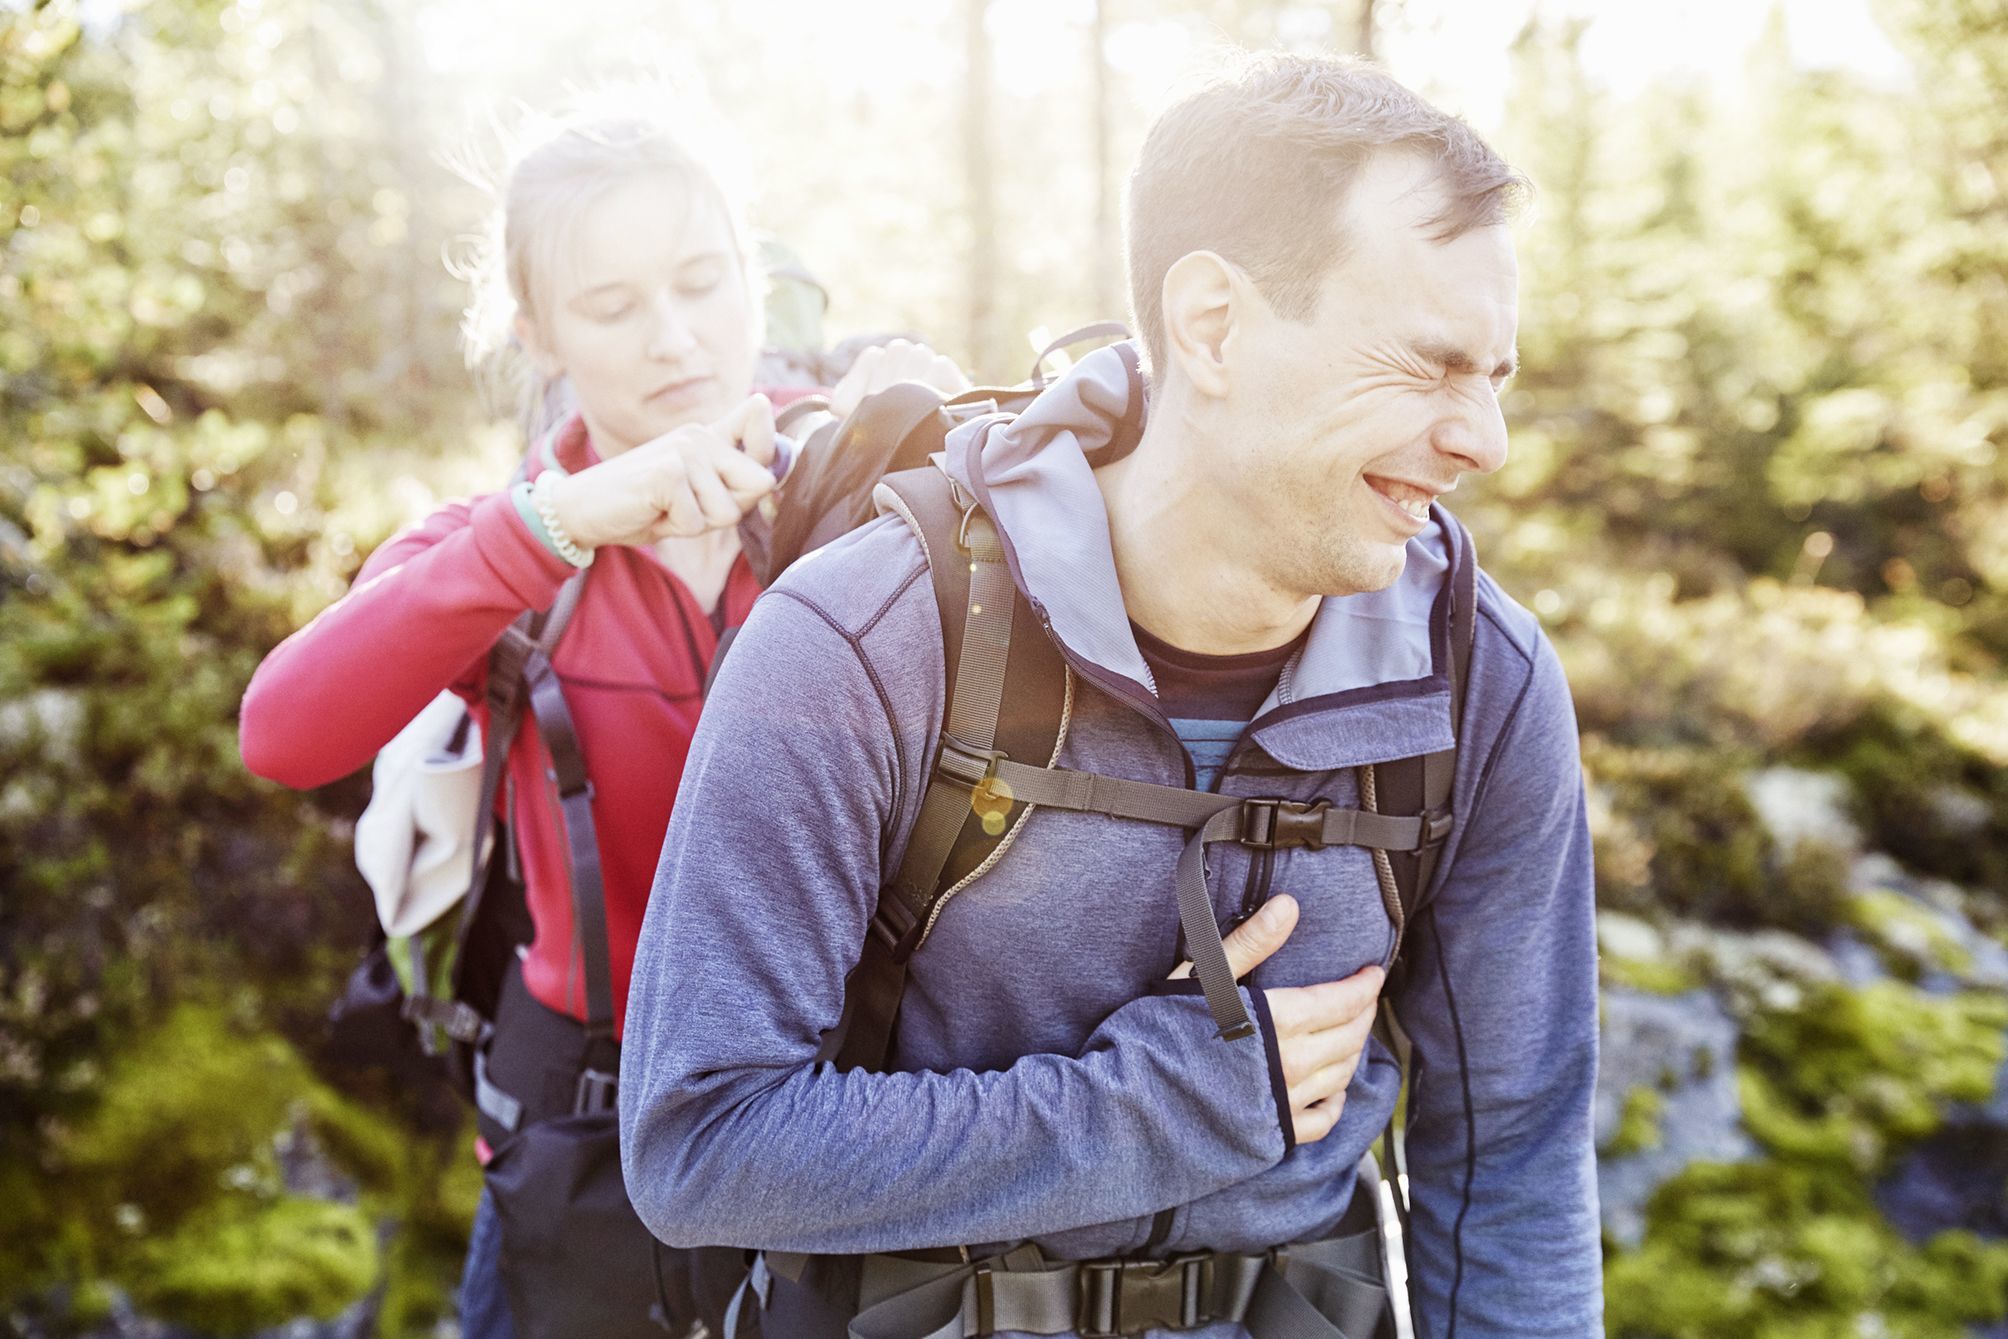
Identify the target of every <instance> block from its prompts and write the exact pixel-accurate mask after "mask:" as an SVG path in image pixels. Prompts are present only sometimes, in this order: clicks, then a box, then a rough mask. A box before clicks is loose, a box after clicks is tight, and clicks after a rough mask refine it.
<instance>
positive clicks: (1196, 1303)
mask: <svg viewBox="0 0 2008 1339" xmlns="http://www.w3.org/2000/svg"><path fill="white" fill-rule="evenodd" d="M1213 1265H1214V1260H1213V1255H1212V1253H1211V1252H1206V1251H1202V1252H1199V1253H1197V1254H1193V1255H1177V1256H1173V1257H1172V1258H1170V1259H1169V1260H1085V1261H1082V1262H1081V1266H1080V1270H1081V1273H1080V1305H1079V1308H1078V1311H1077V1314H1076V1317H1075V1319H1076V1321H1077V1323H1078V1325H1079V1328H1080V1333H1081V1336H1082V1339H1115V1336H1118V1335H1136V1334H1142V1333H1143V1332H1144V1331H1146V1330H1189V1329H1192V1328H1194V1327H1195V1326H1199V1325H1204V1324H1206V1323H1207V1322H1208V1321H1210V1320H1212V1319H1213V1309H1212V1299H1213V1272H1214V1271H1213Z"/></svg>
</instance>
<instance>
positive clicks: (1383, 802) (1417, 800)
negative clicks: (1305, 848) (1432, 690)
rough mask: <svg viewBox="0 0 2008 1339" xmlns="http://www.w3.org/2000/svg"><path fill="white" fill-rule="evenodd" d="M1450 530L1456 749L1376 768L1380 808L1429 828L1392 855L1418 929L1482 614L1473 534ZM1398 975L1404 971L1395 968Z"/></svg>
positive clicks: (1440, 838) (1458, 527) (1432, 876)
mask: <svg viewBox="0 0 2008 1339" xmlns="http://www.w3.org/2000/svg"><path fill="white" fill-rule="evenodd" d="M1439 514H1440V515H1442V516H1443V517H1445V518H1446V520H1447V522H1448V524H1447V526H1446V531H1447V533H1448V535H1449V537H1450V546H1449V547H1450V572H1449V575H1448V577H1447V578H1446V584H1447V586H1448V590H1447V591H1446V595H1447V596H1448V601H1449V641H1450V646H1449V651H1450V656H1449V666H1448V669H1449V677H1450V722H1451V745H1450V747H1449V748H1447V749H1440V750H1438V751H1437V752H1435V753H1427V754H1423V755H1421V756H1419V757H1414V758H1400V759H1396V760H1395V761H1393V762H1384V763H1379V764H1377V765H1376V766H1375V767H1374V769H1373V771H1374V773H1375V789H1376V792H1377V794H1376V800H1377V803H1376V805H1375V807H1377V808H1378V809H1379V810H1380V811H1381V812H1384V813H1389V814H1415V815H1418V816H1420V817H1421V818H1422V820H1423V824H1424V834H1425V835H1424V841H1423V843H1422V846H1421V847H1420V849H1418V850H1413V851H1392V850H1391V851H1389V852H1388V860H1389V862H1390V864H1391V865H1392V867H1393V873H1394V883H1395V889H1396V892H1397V894H1398V898H1399V904H1400V905H1399V908H1398V910H1399V911H1400V912H1401V924H1402V926H1403V927H1404V929H1406V927H1408V926H1412V925H1414V924H1415V922H1416V919H1417V918H1418V917H1420V916H1421V915H1422V914H1423V912H1424V911H1425V910H1426V909H1427V908H1428V906H1429V903H1430V901H1431V900H1432V899H1433V898H1434V897H1435V895H1436V872H1437V865H1438V862H1439V858H1440V857H1441V855H1442V852H1443V846H1444V843H1445V842H1446V841H1447V840H1448V839H1449V836H1450V831H1451V826H1452V824H1453V822H1454V821H1455V818H1454V815H1453V814H1452V811H1451V787H1452V783H1453V782H1454V781H1455V780H1456V773H1457V747H1458V744H1459V742H1461V740H1462V738H1463V735H1464V695H1465V688H1466V686H1467V684H1468V683H1469V681H1470V678H1471V642H1472V635H1473V628H1474V626H1475V624H1476V613H1477V573H1478V563H1477V559H1476V556H1475V553H1474V550H1473V546H1472V543H1471V535H1470V532H1469V531H1467V530H1466V529H1465V528H1464V526H1463V525H1462V524H1461V523H1459V522H1458V521H1457V520H1456V518H1454V517H1451V516H1450V514H1449V513H1448V512H1447V511H1440V512H1439ZM1391 970H1393V971H1399V970H1400V968H1399V965H1398V964H1396V965H1395V966H1394V967H1392V968H1391Z"/></svg>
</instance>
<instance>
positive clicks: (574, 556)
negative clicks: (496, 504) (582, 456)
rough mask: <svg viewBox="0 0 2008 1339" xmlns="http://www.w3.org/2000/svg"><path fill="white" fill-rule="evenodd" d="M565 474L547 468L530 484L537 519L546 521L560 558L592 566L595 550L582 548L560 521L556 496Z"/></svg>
mask: <svg viewBox="0 0 2008 1339" xmlns="http://www.w3.org/2000/svg"><path fill="white" fill-rule="evenodd" d="M563 477H564V476H563V475H561V474H559V473H558V472H557V471H556V470H545V471H544V472H543V473H542V474H539V475H538V476H537V481H536V482H535V483H533V484H531V485H530V501H531V502H532V503H533V504H535V506H536V508H537V519H538V520H540V521H542V522H543V523H544V534H545V536H546V537H547V538H549V539H550V541H551V547H552V548H553V549H555V550H556V551H557V554H558V556H559V557H560V558H563V559H564V560H565V561H566V562H568V563H570V564H571V565H572V566H574V567H591V566H592V565H593V550H591V549H585V548H580V547H579V545H578V543H577V542H576V541H574V540H573V539H572V537H571V536H570V535H569V534H567V533H566V532H565V527H564V526H562V525H560V524H559V523H558V505H557V498H556V496H555V494H556V492H557V487H558V480H559V479H561V478H563Z"/></svg>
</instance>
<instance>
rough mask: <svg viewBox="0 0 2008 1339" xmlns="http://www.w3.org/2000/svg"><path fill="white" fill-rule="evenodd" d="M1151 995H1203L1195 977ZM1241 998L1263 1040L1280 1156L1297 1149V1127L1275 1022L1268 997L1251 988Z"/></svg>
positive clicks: (1160, 986) (1166, 982) (1160, 984)
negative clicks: (1279, 1134) (1280, 1149)
mask: <svg viewBox="0 0 2008 1339" xmlns="http://www.w3.org/2000/svg"><path fill="white" fill-rule="evenodd" d="M1150 993H1151V994H1153V995H1203V994H1205V993H1206V992H1205V990H1204V989H1203V988H1202V987H1201V986H1200V984H1199V978H1198V977H1196V976H1184V977H1179V978H1177V979H1176V980H1172V979H1169V978H1167V979H1166V980H1163V981H1160V982H1158V983H1157V984H1156V985H1154V986H1152V987H1151V991H1150ZM1241 998H1242V1000H1243V1001H1244V1002H1245V1003H1246V1004H1247V1005H1248V1012H1249V1013H1250V1014H1251V1015H1252V1016H1253V1017H1254V1019H1255V1031H1256V1033H1257V1034H1258V1035H1260V1036H1261V1038H1262V1057H1263V1059H1264V1060H1265V1061H1266V1062H1267V1064H1268V1067H1269V1096H1270V1097H1271V1099H1272V1100H1274V1102H1275V1103H1276V1125H1277V1128H1278V1129H1280V1130H1281V1131H1282V1132H1283V1153H1284V1156H1286V1157H1287V1156H1288V1155H1289V1152H1290V1150H1291V1149H1293V1148H1295V1147H1296V1146H1297V1130H1296V1124H1295V1122H1293V1121H1292V1120H1291V1119H1290V1085H1289V1084H1287V1083H1285V1082H1283V1053H1282V1051H1281V1050H1280V1049H1278V1046H1277V1041H1276V1021H1275V1019H1273V1018H1271V1017H1270V1016H1269V996H1268V993H1267V992H1265V991H1260V990H1256V989H1255V988H1254V987H1253V986H1243V987H1241Z"/></svg>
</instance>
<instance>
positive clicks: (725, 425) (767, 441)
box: [712, 395, 774, 466]
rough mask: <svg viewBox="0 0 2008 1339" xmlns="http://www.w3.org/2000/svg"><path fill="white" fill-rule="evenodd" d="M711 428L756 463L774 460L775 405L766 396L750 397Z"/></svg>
mask: <svg viewBox="0 0 2008 1339" xmlns="http://www.w3.org/2000/svg"><path fill="white" fill-rule="evenodd" d="M712 431H714V432H716V433H717V434H718V435H719V436H721V437H723V438H724V439H725V440H726V441H727V442H728V443H730V444H731V445H732V446H733V448H734V449H736V450H740V451H744V452H745V453H746V454H747V455H748V456H750V457H751V458H752V459H753V460H754V461H755V462H756V463H758V464H760V465H763V466H765V465H772V464H773V463H774V405H773V402H772V401H770V400H769V399H768V398H767V397H766V396H764V395H749V396H747V397H746V399H744V400H743V401H741V402H740V404H739V407H738V408H736V409H734V410H733V411H732V412H731V413H729V414H727V415H726V416H725V417H724V418H722V419H720V420H718V422H716V423H714V424H713V425H712Z"/></svg>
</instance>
